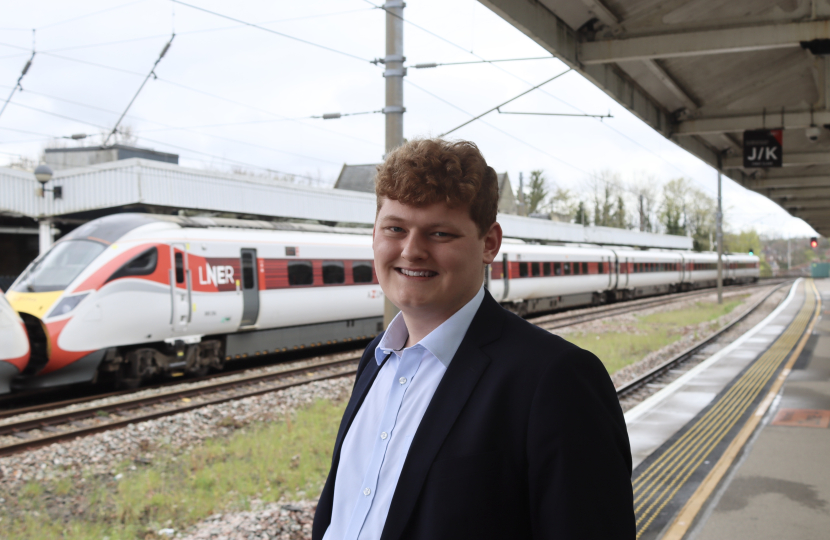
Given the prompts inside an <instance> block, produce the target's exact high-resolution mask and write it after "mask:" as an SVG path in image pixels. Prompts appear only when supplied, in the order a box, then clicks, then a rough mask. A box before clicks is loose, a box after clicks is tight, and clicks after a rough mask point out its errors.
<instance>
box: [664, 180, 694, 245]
mask: <svg viewBox="0 0 830 540" xmlns="http://www.w3.org/2000/svg"><path fill="white" fill-rule="evenodd" d="M687 192H688V185H687V182H686V180H685V179H684V178H676V179H674V180H671V181H669V182H668V183H666V185H664V186H663V204H662V206H661V208H660V222H661V223H662V224H663V227H665V229H666V234H673V235H675V236H686V196H687Z"/></svg>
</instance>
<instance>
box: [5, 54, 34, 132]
mask: <svg viewBox="0 0 830 540" xmlns="http://www.w3.org/2000/svg"><path fill="white" fill-rule="evenodd" d="M35 54H36V53H35V51H32V56H31V57H30V58H29V60H28V61H27V62H26V65H25V66H23V70H22V71H21V72H20V77H18V78H17V82H16V83H15V84H14V88H12V91H11V93H10V94H9V97H7V98H6V102H5V103H3V108H2V109H0V116H3V111H5V110H6V107H8V105H9V102H10V101H11V100H12V96H14V93H15V92H17V90H18V89H21V90H22V89H23V87H22V86H21V85H20V81H22V80H23V77H25V76H26V73H28V72H29V68H30V67H32V60H34V59H35Z"/></svg>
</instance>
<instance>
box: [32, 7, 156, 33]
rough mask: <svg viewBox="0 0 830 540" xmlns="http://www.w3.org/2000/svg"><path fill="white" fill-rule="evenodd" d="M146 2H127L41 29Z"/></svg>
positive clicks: (42, 28) (44, 27) (43, 27)
mask: <svg viewBox="0 0 830 540" xmlns="http://www.w3.org/2000/svg"><path fill="white" fill-rule="evenodd" d="M145 1H146V0H133V1H132V2H126V3H124V4H119V5H117V6H110V7H108V8H106V9H102V10H99V11H94V12H92V13H86V14H84V15H78V16H77V17H72V18H70V19H65V20H63V21H58V22H54V23H51V24H47V25H46V26H41V27H40V28H39V29H40V30H44V29H46V28H52V27H53V26H59V25H61V24H66V23H70V22H74V21H79V20H81V19H86V18H87V17H92V16H94V15H100V14H101V13H106V12H108V11H115V10H117V9H122V8H125V7H128V6H131V5H133V4H139V3H141V2H145Z"/></svg>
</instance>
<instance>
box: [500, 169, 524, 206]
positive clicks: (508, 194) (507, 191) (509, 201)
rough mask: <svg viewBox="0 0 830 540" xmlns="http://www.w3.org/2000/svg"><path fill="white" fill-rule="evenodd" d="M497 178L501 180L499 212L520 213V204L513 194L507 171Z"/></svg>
mask: <svg viewBox="0 0 830 540" xmlns="http://www.w3.org/2000/svg"><path fill="white" fill-rule="evenodd" d="M496 178H498V180H499V212H501V213H502V214H518V213H519V206H518V204H516V196H515V195H514V194H513V186H512V185H511V184H510V177H509V176H507V173H506V172H505V173H501V174H498V175H496Z"/></svg>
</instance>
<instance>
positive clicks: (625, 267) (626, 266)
mask: <svg viewBox="0 0 830 540" xmlns="http://www.w3.org/2000/svg"><path fill="white" fill-rule="evenodd" d="M623 261H624V262H623V263H622V270H621V271H620V272H621V273H622V272H625V284H624V285H623V287H624V288H626V289H627V288H628V275H629V272H628V271H629V268H628V257H626V258H625V259H624V260H623Z"/></svg>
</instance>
